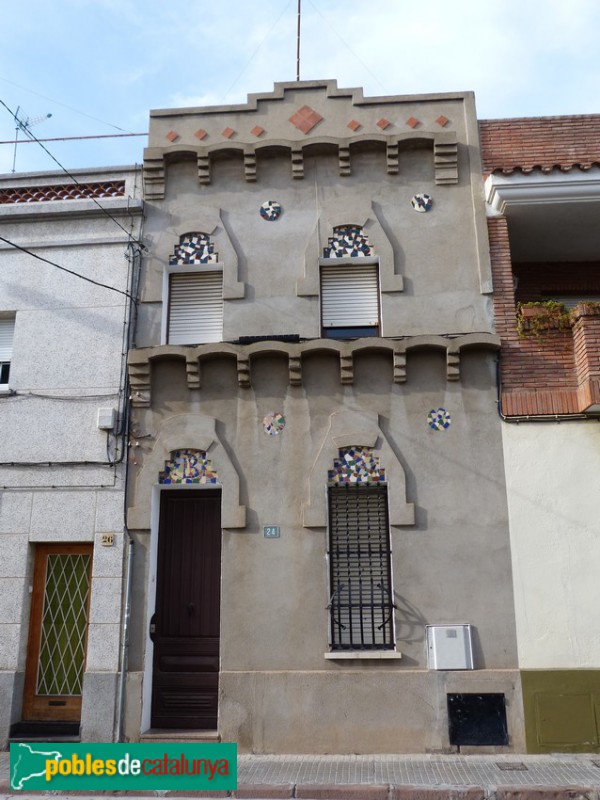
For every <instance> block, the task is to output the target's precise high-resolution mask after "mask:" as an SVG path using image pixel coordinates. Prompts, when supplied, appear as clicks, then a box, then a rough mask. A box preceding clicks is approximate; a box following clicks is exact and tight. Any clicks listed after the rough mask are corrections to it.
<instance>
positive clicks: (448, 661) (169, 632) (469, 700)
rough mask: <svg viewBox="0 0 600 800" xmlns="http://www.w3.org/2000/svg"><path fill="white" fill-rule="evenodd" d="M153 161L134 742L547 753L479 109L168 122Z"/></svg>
mask: <svg viewBox="0 0 600 800" xmlns="http://www.w3.org/2000/svg"><path fill="white" fill-rule="evenodd" d="M144 169H145V185H144V200H145V210H146V221H145V235H144V244H145V248H146V256H145V258H144V262H143V267H142V277H141V303H140V311H139V316H138V320H139V325H138V329H137V334H136V336H137V349H135V350H133V351H132V352H131V353H130V356H129V371H130V379H131V396H132V405H133V411H132V426H133V427H132V432H133V438H132V444H133V448H132V451H133V453H134V455H133V460H132V461H131V462H130V480H129V495H128V517H127V523H128V528H129V531H130V533H131V535H132V536H133V538H134V541H135V553H136V557H135V562H134V591H133V595H132V596H133V603H132V615H131V625H130V630H131V636H130V647H129V655H128V660H129V672H128V681H127V699H126V718H125V727H124V730H125V735H126V737H127V738H130V739H133V740H137V739H139V738H140V737H141V738H142V739H143V740H145V739H146V738H152V737H153V736H158V737H160V736H161V735H164V733H165V731H168V730H171V731H173V730H179V731H181V730H184V731H188V735H192V736H193V735H195V736H206V737H208V738H210V737H220V738H221V739H222V740H223V741H235V742H237V743H238V745H239V747H240V749H241V751H242V752H243V751H252V752H259V753H260V752H340V753H344V752H345V753H352V752H365V753H366V752H398V751H405V752H415V751H420V752H424V751H430V752H437V751H444V750H448V749H456V747H458V746H461V747H463V748H465V747H467V748H468V747H469V746H470V745H477V746H483V745H487V746H490V747H493V748H496V749H498V750H517V751H519V750H522V749H523V747H524V728H523V711H522V703H521V687H520V673H519V669H518V657H517V632H516V624H515V613H514V602H513V589H512V577H511V558H510V547H509V527H508V519H509V518H508V507H507V502H506V488H505V484H504V470H503V467H502V463H503V462H502V459H503V452H502V430H501V424H500V419H499V417H498V413H497V405H496V356H497V350H498V347H499V338H498V337H497V336H496V335H495V333H494V325H493V310H492V299H491V293H492V275H491V265H490V257H489V249H488V239H487V227H486V220H485V211H484V203H483V202H482V193H483V183H482V177H481V162H480V156H479V141H478V129H477V121H476V117H475V108H474V100H473V96H472V95H471V94H469V93H466V94H463V93H459V94H442V95H427V96H410V97H383V98H365V97H364V96H363V94H362V92H361V91H360V90H358V89H340V88H338V87H337V85H336V84H335V82H332V81H327V82H301V83H293V84H276V86H275V90H274V92H272V93H270V94H265V95H252V96H250V97H249V99H248V103H247V104H244V105H241V106H230V107H219V108H204V109H175V110H164V111H154V112H151V118H150V138H149V147H148V148H147V150H146V151H145V159H144ZM465 719H466V720H467V723H466V724H464V720H465ZM477 731H479V733H478V732H477ZM481 731H483V733H482V732H481ZM194 732H195V733H194Z"/></svg>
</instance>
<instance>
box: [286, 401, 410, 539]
mask: <svg viewBox="0 0 600 800" xmlns="http://www.w3.org/2000/svg"><path fill="white" fill-rule="evenodd" d="M346 447H369V448H372V450H373V454H374V455H375V456H376V458H377V460H378V461H379V464H380V465H381V467H383V468H384V469H385V474H386V481H387V483H388V484H389V485H390V486H391V487H393V490H392V491H390V492H389V514H390V525H393V526H401V525H414V523H415V509H414V505H413V504H412V503H407V502H406V475H405V474H404V469H403V467H402V464H401V463H400V462H399V461H398V458H397V457H396V454H395V453H394V451H393V450H392V448H391V446H390V443H389V442H388V440H387V439H386V437H385V434H384V433H383V431H382V430H381V427H380V425H379V417H378V415H377V414H370V413H368V412H361V411H336V412H334V413H333V414H332V415H331V416H330V418H329V429H328V431H327V433H326V434H325V437H324V439H323V442H322V443H321V447H320V449H319V453H318V454H317V457H316V459H315V462H314V464H313V465H312V468H311V471H310V474H309V477H308V482H307V485H306V488H305V496H304V502H303V506H302V521H303V525H304V527H305V528H324V527H326V526H327V508H326V504H325V486H326V484H327V476H328V473H329V471H330V470H331V468H332V466H333V464H334V462H335V460H336V459H337V458H338V456H339V451H340V450H341V449H343V448H346Z"/></svg>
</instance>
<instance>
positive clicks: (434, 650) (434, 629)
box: [425, 624, 474, 669]
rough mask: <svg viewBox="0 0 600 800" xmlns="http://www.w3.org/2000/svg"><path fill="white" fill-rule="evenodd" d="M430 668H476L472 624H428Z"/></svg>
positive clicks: (428, 661) (428, 659)
mask: <svg viewBox="0 0 600 800" xmlns="http://www.w3.org/2000/svg"><path fill="white" fill-rule="evenodd" d="M425 631H426V634H427V635H426V638H427V666H428V667H429V669H474V666H473V644H472V637H471V626H470V625H468V624H460V625H426V626H425Z"/></svg>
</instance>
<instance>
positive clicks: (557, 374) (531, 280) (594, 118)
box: [480, 115, 600, 752]
mask: <svg viewBox="0 0 600 800" xmlns="http://www.w3.org/2000/svg"><path fill="white" fill-rule="evenodd" d="M480 133H481V146H482V158H483V167H484V171H485V172H486V173H487V179H486V184H485V187H486V200H487V209H488V224H489V229H490V243H491V254H492V269H493V274H494V302H495V310H496V328H497V332H498V333H499V335H500V336H501V339H502V349H501V362H500V365H501V368H500V373H499V376H500V394H499V400H500V406H499V407H500V412H501V414H502V417H503V420H504V421H503V425H502V440H503V446H504V465H505V470H506V483H507V492H508V495H507V496H508V508H509V519H510V536H511V551H512V560H513V581H514V585H515V610H516V621H517V638H518V649H519V665H520V667H521V669H522V673H521V679H522V685H523V699H524V709H525V722H526V744H527V749H528V751H529V752H552V751H556V750H564V751H569V750H575V751H577V750H579V751H588V752H589V751H591V752H599V750H600V729H599V724H600V723H599V717H598V712H597V709H598V707H599V704H600V672H599V668H600V632H599V627H598V619H597V613H596V609H597V608H598V603H599V601H600V593H599V590H598V581H597V576H596V573H597V568H596V565H597V564H598V563H600V561H599V560H600V502H599V500H598V497H599V495H598V491H597V488H596V484H597V476H598V474H599V471H600V425H599V413H600V305H599V303H600V260H599V255H598V254H599V253H600V231H599V227H598V214H599V212H600V116H599V115H590V116H573V117H546V118H538V119H509V120H489V121H483V122H481V124H480Z"/></svg>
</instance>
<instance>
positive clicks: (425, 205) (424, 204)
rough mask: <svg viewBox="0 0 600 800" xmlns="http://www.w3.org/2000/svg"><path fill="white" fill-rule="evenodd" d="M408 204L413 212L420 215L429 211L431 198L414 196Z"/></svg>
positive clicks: (426, 195)
mask: <svg viewBox="0 0 600 800" xmlns="http://www.w3.org/2000/svg"><path fill="white" fill-rule="evenodd" d="M410 204H411V206H412V207H413V209H414V210H415V211H418V212H419V213H420V214H424V213H425V212H426V211H429V210H430V209H431V206H432V205H433V199H432V198H431V195H428V194H416V195H415V196H414V197H413V199H412V200H411V201H410Z"/></svg>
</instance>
